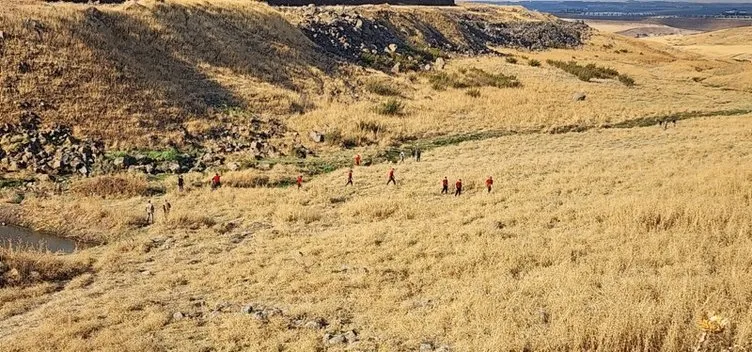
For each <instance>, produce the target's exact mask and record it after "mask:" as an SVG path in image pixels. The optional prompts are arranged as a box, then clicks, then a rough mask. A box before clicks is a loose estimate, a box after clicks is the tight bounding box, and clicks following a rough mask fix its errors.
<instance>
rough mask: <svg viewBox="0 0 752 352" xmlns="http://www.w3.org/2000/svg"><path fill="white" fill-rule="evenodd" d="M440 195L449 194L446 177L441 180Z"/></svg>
mask: <svg viewBox="0 0 752 352" xmlns="http://www.w3.org/2000/svg"><path fill="white" fill-rule="evenodd" d="M441 194H449V180H448V179H447V178H446V176H444V179H443V180H441Z"/></svg>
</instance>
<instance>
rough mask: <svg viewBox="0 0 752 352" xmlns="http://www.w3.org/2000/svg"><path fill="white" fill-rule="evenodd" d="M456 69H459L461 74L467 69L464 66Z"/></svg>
mask: <svg viewBox="0 0 752 352" xmlns="http://www.w3.org/2000/svg"><path fill="white" fill-rule="evenodd" d="M457 71H459V72H460V73H461V74H463V75H464V74H466V73H467V69H466V68H464V67H460V68H459V69H458V70H457Z"/></svg>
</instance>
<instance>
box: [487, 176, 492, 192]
mask: <svg viewBox="0 0 752 352" xmlns="http://www.w3.org/2000/svg"><path fill="white" fill-rule="evenodd" d="M492 187H493V177H491V176H488V179H486V188H487V189H488V193H491V188H492Z"/></svg>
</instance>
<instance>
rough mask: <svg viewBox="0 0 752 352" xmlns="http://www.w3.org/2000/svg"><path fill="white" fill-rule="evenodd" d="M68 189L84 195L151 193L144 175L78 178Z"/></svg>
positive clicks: (113, 196)
mask: <svg viewBox="0 0 752 352" xmlns="http://www.w3.org/2000/svg"><path fill="white" fill-rule="evenodd" d="M70 191H71V192H73V193H74V194H78V195H81V196H86V197H102V198H130V197H138V196H147V195H149V194H150V193H152V190H150V188H149V182H148V180H147V179H146V177H145V176H144V175H136V174H120V175H104V176H96V177H92V178H87V179H82V180H78V181H76V182H75V183H73V184H72V185H71V187H70Z"/></svg>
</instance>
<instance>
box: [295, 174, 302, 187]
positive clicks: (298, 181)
mask: <svg viewBox="0 0 752 352" xmlns="http://www.w3.org/2000/svg"><path fill="white" fill-rule="evenodd" d="M295 183H297V184H298V189H301V188H302V187H303V175H298V179H297V180H295Z"/></svg>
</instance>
